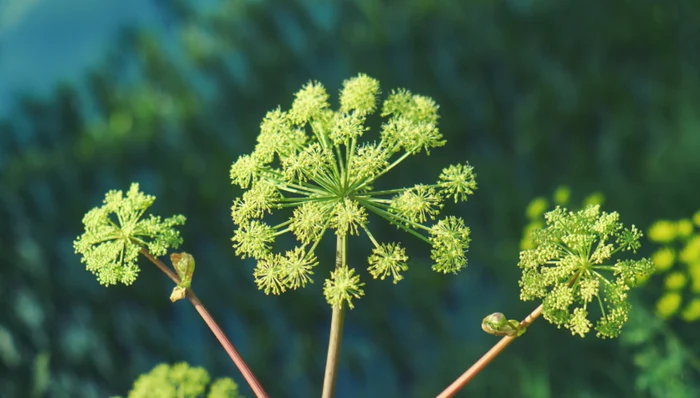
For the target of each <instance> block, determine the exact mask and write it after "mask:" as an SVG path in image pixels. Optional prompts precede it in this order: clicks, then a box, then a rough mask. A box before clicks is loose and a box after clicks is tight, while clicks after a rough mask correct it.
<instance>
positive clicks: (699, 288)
mask: <svg viewBox="0 0 700 398" xmlns="http://www.w3.org/2000/svg"><path fill="white" fill-rule="evenodd" d="M688 273H689V274H690V279H691V280H692V284H691V285H690V291H692V292H693V293H700V262H697V263H693V264H690V265H688Z"/></svg>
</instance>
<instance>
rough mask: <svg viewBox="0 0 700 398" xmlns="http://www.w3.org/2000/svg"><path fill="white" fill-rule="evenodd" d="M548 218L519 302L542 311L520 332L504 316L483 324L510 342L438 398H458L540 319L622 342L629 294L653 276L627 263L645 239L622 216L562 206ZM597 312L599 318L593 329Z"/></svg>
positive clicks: (647, 263) (537, 235) (648, 266)
mask: <svg viewBox="0 0 700 398" xmlns="http://www.w3.org/2000/svg"><path fill="white" fill-rule="evenodd" d="M544 218H545V226H544V227H543V228H540V229H537V230H535V231H533V232H532V243H533V245H534V247H533V248H531V249H527V250H524V251H522V252H520V261H519V262H518V267H519V268H520V269H521V270H522V277H521V279H520V282H519V284H520V298H521V299H522V300H524V301H530V300H542V304H540V305H539V306H538V307H537V308H536V309H535V310H534V311H532V313H530V315H528V316H527V317H526V318H525V319H524V320H523V321H522V322H520V323H519V324H518V322H517V321H512V320H507V318H506V317H505V316H504V315H503V314H502V313H494V314H492V315H489V316H487V317H486V318H484V320H483V322H482V328H483V329H484V331H485V332H487V333H490V334H494V335H496V336H504V337H503V338H502V339H501V340H500V341H499V342H498V343H497V344H496V345H494V346H493V348H491V350H489V351H488V352H487V353H486V354H484V356H482V357H481V359H479V360H478V361H477V362H475V363H474V364H473V365H472V366H471V367H470V368H469V369H468V370H467V371H466V372H465V373H464V374H462V376H460V377H459V378H458V379H457V380H456V381H455V382H453V383H452V384H451V385H450V386H449V387H448V388H447V389H445V391H443V392H442V393H441V394H440V395H439V396H438V397H440V398H446V397H451V396H453V395H454V394H455V393H456V392H457V391H459V389H461V388H462V387H463V386H464V385H466V384H467V383H468V382H469V381H470V380H471V379H472V378H473V377H474V376H475V375H476V374H478V373H479V372H480V371H481V370H482V369H483V368H484V367H485V366H486V365H488V363H489V362H490V361H491V360H493V358H495V357H496V356H497V355H499V354H500V353H501V352H502V351H503V349H505V348H506V347H507V346H508V345H509V344H510V343H512V342H513V340H514V339H516V338H518V337H520V336H522V334H523V333H524V332H525V330H526V329H527V327H528V326H530V324H532V322H534V321H535V320H536V319H537V318H538V317H539V316H540V315H543V316H544V318H545V319H546V320H547V321H549V322H550V323H552V324H554V325H555V326H557V327H558V328H559V327H565V328H567V329H569V330H570V331H571V333H572V334H574V335H579V336H581V337H584V336H585V335H586V334H587V333H588V332H589V331H590V330H591V328H592V327H594V329H595V330H596V331H597V333H596V336H597V337H601V338H608V337H609V338H615V337H618V336H619V335H620V332H621V329H622V326H623V325H624V324H625V323H626V322H627V320H628V319H629V312H630V310H631V308H632V306H631V305H630V303H629V301H628V295H627V293H628V291H629V290H630V289H631V288H634V287H638V286H639V285H640V284H641V283H643V282H644V281H646V279H647V278H648V277H649V275H651V274H652V273H653V272H654V264H653V262H652V261H651V260H649V259H646V258H641V259H638V260H632V259H628V258H625V257H626V256H624V254H626V253H628V252H631V253H636V251H637V250H638V249H639V247H640V246H641V244H640V243H639V239H640V238H641V237H642V232H641V231H640V230H639V229H637V228H636V227H635V226H634V225H632V226H631V227H629V228H626V227H625V226H624V225H623V224H622V223H621V222H620V216H619V214H618V213H617V212H612V213H606V212H601V211H600V206H599V205H589V206H587V207H586V208H584V209H583V210H580V211H577V212H572V211H567V210H566V209H564V208H561V207H558V206H557V208H556V209H555V210H553V211H550V212H548V213H546V214H545V215H544ZM613 258H615V259H613ZM591 307H592V308H591ZM595 309H597V310H599V312H600V315H599V316H598V317H597V319H595V326H593V322H592V321H591V319H592V318H593V316H592V314H591V312H592V311H593V310H595Z"/></svg>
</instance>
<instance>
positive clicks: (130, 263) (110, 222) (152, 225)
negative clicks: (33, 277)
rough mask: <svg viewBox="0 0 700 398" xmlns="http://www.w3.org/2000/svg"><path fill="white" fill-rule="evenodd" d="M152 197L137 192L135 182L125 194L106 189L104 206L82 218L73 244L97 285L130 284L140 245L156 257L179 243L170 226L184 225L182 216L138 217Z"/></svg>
mask: <svg viewBox="0 0 700 398" xmlns="http://www.w3.org/2000/svg"><path fill="white" fill-rule="evenodd" d="M155 199H156V198H155V197H154V196H150V195H144V194H143V193H142V192H139V184H136V183H134V184H131V187H130V188H129V191H128V192H127V193H126V196H124V194H123V192H122V191H115V190H113V191H109V192H108V193H107V195H106V196H105V200H104V205H103V206H102V207H97V208H94V209H92V210H90V211H89V212H88V213H87V214H86V215H85V217H83V225H84V226H85V232H84V233H83V234H82V235H81V236H79V237H78V239H77V240H76V241H75V242H74V243H73V246H74V248H75V252H76V253H79V254H82V256H83V257H82V259H81V261H82V262H83V263H85V264H86V265H87V270H88V271H90V272H92V273H93V274H95V275H97V280H98V281H99V282H100V284H102V285H105V286H109V285H116V284H117V282H121V283H123V284H125V285H130V284H132V283H134V281H135V280H136V277H137V276H138V273H139V267H138V266H137V265H136V259H137V257H138V255H139V252H140V251H141V249H142V248H147V249H148V251H149V252H150V253H151V254H152V255H154V256H156V257H157V256H162V255H165V254H166V253H167V250H168V248H170V247H173V248H177V247H178V246H180V244H181V243H182V238H180V233H179V232H178V231H177V230H175V229H174V228H173V227H174V226H176V225H182V224H184V223H185V217H184V216H181V215H176V216H173V217H170V218H167V219H165V220H161V218H160V217H157V216H154V215H150V217H149V218H147V219H142V217H143V215H144V213H145V212H146V210H147V209H148V208H149V207H150V206H151V205H152V204H153V202H154V201H155Z"/></svg>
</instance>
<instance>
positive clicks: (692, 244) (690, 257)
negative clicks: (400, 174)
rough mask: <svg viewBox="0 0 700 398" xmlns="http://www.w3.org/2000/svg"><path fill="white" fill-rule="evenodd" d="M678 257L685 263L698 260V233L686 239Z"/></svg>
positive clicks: (699, 259)
mask: <svg viewBox="0 0 700 398" xmlns="http://www.w3.org/2000/svg"><path fill="white" fill-rule="evenodd" d="M678 259H679V260H681V261H683V262H684V263H686V264H692V263H694V262H698V261H700V235H695V236H693V237H692V238H691V239H690V240H689V241H688V243H687V244H686V245H685V247H684V248H683V250H681V252H680V254H679V256H678Z"/></svg>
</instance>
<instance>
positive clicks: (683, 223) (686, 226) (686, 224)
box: [676, 218, 693, 238]
mask: <svg viewBox="0 0 700 398" xmlns="http://www.w3.org/2000/svg"><path fill="white" fill-rule="evenodd" d="M676 231H677V232H678V236H681V237H684V238H687V237H688V236H690V234H692V233H693V223H692V222H691V221H690V220H688V219H687V218H684V219H682V220H679V221H678V224H676Z"/></svg>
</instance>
